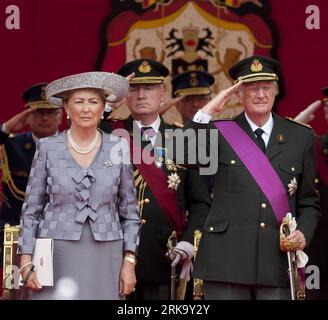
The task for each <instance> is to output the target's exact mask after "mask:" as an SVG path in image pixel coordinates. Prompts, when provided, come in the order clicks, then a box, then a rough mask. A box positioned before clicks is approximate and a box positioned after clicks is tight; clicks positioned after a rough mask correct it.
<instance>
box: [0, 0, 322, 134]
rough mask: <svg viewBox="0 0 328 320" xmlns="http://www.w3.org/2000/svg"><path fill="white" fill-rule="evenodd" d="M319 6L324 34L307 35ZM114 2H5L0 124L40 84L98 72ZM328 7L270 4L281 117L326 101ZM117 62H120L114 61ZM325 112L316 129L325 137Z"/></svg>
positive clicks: (0, 18)
mask: <svg viewBox="0 0 328 320" xmlns="http://www.w3.org/2000/svg"><path fill="white" fill-rule="evenodd" d="M8 5H17V6H18V7H19V8H20V14H21V17H20V20H21V25H20V27H21V28H20V30H7V29H6V27H5V19H6V13H5V9H6V7H7V6H8ZM308 5H317V6H318V7H319V8H320V12H321V29H320V30H307V29H306V27H305V19H306V17H307V15H306V13H305V9H306V7H307V6H308ZM110 8H111V1H110V0H70V1H65V0H53V1H51V0H49V1H42V0H2V1H1V2H0V39H1V50H0V63H1V68H0V71H1V78H0V79H1V80H0V81H1V89H0V90H1V93H2V94H1V113H0V122H3V121H5V120H6V119H7V118H9V117H10V116H12V115H14V114H15V113H17V112H18V111H19V110H22V107H23V103H22V100H21V97H20V94H21V92H22V91H23V90H24V88H26V87H28V86H30V85H31V84H34V83H36V82H39V81H40V82H41V81H51V80H52V79H55V78H58V77H61V76H64V75H69V74H72V73H77V72H83V71H90V70H94V68H95V65H96V60H97V58H98V53H99V51H100V48H101V46H102V42H101V39H100V29H101V25H102V23H103V21H104V19H105V18H106V16H108V15H109V13H110ZM327 16H328V2H327V1H326V0H297V1H295V0H294V1H285V0H274V1H272V0H271V17H272V20H273V22H274V23H275V25H276V27H277V29H278V32H279V36H280V45H279V49H278V56H279V59H280V61H281V64H282V69H283V71H284V80H285V81H284V82H285V97H284V98H283V100H282V101H281V102H280V104H279V108H278V111H279V113H280V114H281V115H289V116H295V115H296V114H297V113H298V112H299V111H300V110H302V108H304V107H305V106H306V105H308V104H309V103H311V102H312V101H314V100H316V99H318V98H320V97H321V92H320V89H321V87H323V86H327V85H328V76H327V73H328V63H327V57H328V41H327V40H326V38H327V34H328V19H327ZM113 59H115V57H113ZM322 116H323V112H322V110H319V112H318V113H317V118H316V119H315V120H314V121H313V122H312V126H313V127H314V128H315V129H316V131H317V133H318V134H322V133H323V132H325V131H326V129H327V128H326V123H325V122H324V120H323V118H322Z"/></svg>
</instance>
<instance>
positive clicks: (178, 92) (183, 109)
mask: <svg viewBox="0 0 328 320" xmlns="http://www.w3.org/2000/svg"><path fill="white" fill-rule="evenodd" d="M171 83H172V92H173V95H174V97H183V98H182V99H181V100H178V101H177V102H176V108H177V110H178V111H179V112H180V114H181V117H182V123H183V124H185V123H187V122H188V121H190V120H191V119H192V118H193V117H194V115H195V114H196V112H197V111H198V110H200V109H201V108H202V107H204V106H205V105H206V104H207V103H208V102H209V101H210V100H211V92H212V91H211V86H212V85H213V83H214V77H213V76H212V75H211V74H209V73H208V72H205V71H187V72H184V73H181V74H179V75H177V76H175V77H174V78H173V79H172V81H171ZM176 124H177V125H179V123H176ZM202 180H203V182H204V183H205V186H206V188H207V190H208V192H209V194H210V195H212V190H213V176H210V175H209V176H202Z"/></svg>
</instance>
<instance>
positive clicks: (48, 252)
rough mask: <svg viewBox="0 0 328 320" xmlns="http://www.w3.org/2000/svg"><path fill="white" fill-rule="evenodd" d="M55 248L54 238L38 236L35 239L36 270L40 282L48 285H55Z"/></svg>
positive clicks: (34, 256)
mask: <svg viewBox="0 0 328 320" xmlns="http://www.w3.org/2000/svg"><path fill="white" fill-rule="evenodd" d="M53 248H54V240H53V239H48V238H37V239H36V241H35V247H34V253H33V259H32V262H33V265H34V271H35V273H36V275H37V277H38V280H39V282H40V284H41V285H42V286H46V287H47V286H49V287H51V286H53V285H54V272H53ZM20 278H21V277H20ZM20 283H21V281H20Z"/></svg>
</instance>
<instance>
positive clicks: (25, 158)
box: [0, 83, 62, 279]
mask: <svg viewBox="0 0 328 320" xmlns="http://www.w3.org/2000/svg"><path fill="white" fill-rule="evenodd" d="M46 85H47V83H39V84H36V85H34V86H32V87H30V88H28V89H26V90H25V91H24V92H23V94H22V98H23V100H24V101H25V110H24V111H23V112H21V113H19V114H17V115H15V116H14V117H12V118H11V119H9V120H8V121H6V122H5V123H3V124H2V125H1V130H0V143H1V171H2V182H3V184H2V208H1V211H0V230H1V231H2V232H0V235H1V236H0V243H1V257H0V258H1V262H0V264H1V266H2V262H3V261H2V247H3V245H2V244H3V227H4V225H5V224H6V223H9V224H10V225H17V224H19V219H20V214H21V209H22V205H23V201H24V197H25V189H26V185H27V180H28V177H29V173H30V168H31V164H32V160H33V156H34V152H35V143H36V142H37V141H38V140H39V139H40V138H44V137H47V136H50V135H53V134H55V133H56V132H57V131H58V128H59V125H60V123H61V121H62V111H61V108H60V107H58V106H53V105H50V104H49V103H48V102H47V101H46V96H45V87H46ZM26 125H28V126H29V128H30V130H31V131H30V132H25V133H19V134H15V132H18V131H20V130H22V129H23V128H24V127H25V126H26ZM1 279H2V276H1Z"/></svg>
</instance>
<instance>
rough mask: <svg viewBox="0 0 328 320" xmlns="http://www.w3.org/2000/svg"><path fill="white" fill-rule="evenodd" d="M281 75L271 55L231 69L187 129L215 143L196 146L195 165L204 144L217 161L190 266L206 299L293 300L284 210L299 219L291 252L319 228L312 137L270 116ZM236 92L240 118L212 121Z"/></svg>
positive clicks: (291, 237) (305, 129)
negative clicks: (226, 84) (283, 240)
mask: <svg viewBox="0 0 328 320" xmlns="http://www.w3.org/2000/svg"><path fill="white" fill-rule="evenodd" d="M278 70H279V62H278V61H276V60H274V59H272V58H269V57H262V56H252V57H249V58H247V59H244V60H242V61H240V62H238V63H237V64H235V65H234V66H233V67H232V68H231V69H230V75H231V77H232V79H233V80H235V81H236V84H235V85H233V86H232V87H230V88H228V89H226V90H223V91H221V92H220V93H219V94H218V95H217V96H216V97H215V98H214V99H212V100H211V101H210V102H209V103H208V104H207V105H206V106H204V107H203V108H202V109H201V110H200V111H199V112H198V113H197V114H196V115H195V117H194V118H193V121H191V122H189V123H188V124H187V126H186V129H187V128H192V129H193V130H195V129H196V130H197V129H205V130H215V131H214V132H216V133H217V135H216V138H217V140H216V141H213V140H212V141H209V140H210V139H209V138H207V141H205V143H199V142H200V141H198V146H199V152H198V160H199V162H200V163H204V161H203V160H204V159H202V157H204V156H205V154H206V151H207V150H206V145H209V144H210V143H211V145H212V146H213V147H214V148H215V150H216V151H217V153H216V154H215V157H213V156H212V155H213V152H212V153H211V154H210V157H211V156H212V157H211V158H210V161H211V163H213V162H214V161H217V162H216V164H217V173H216V174H215V177H214V181H215V187H214V188H215V189H214V198H213V202H212V207H211V210H210V212H209V215H208V217H207V220H206V222H205V224H204V228H203V233H202V238H201V240H200V245H199V249H198V253H197V258H196V261H195V268H194V276H196V277H198V278H201V279H204V294H205V299H290V298H291V295H290V288H289V279H288V274H287V269H288V264H287V256H286V252H282V251H281V250H280V247H279V235H280V234H279V228H280V224H281V222H282V220H283V218H284V217H285V216H286V214H287V212H291V213H292V214H293V216H294V217H296V222H297V229H296V230H295V231H292V232H291V234H290V235H289V236H288V237H287V240H288V241H289V242H290V244H292V245H290V246H289V247H288V250H289V251H292V250H293V251H296V250H303V249H304V248H305V247H306V246H308V245H309V243H310V241H311V238H312V236H313V233H314V230H315V228H316V225H317V221H318V218H319V215H320V213H319V197H318V195H317V193H316V188H315V176H316V171H315V147H314V140H315V136H314V133H313V131H312V129H310V128H308V127H306V126H303V125H302V124H299V123H296V122H294V121H293V120H289V119H283V118H281V117H279V116H278V115H276V114H275V113H273V112H272V106H273V103H274V100H275V95H276V94H277V91H278V90H277V80H278V76H277V74H278ZM234 93H236V94H237V96H238V97H239V99H240V100H241V102H242V105H243V106H244V108H245V112H243V113H241V114H240V115H238V116H237V117H235V118H234V119H221V120H218V121H216V120H215V119H213V120H215V121H212V122H210V121H211V117H212V115H213V114H215V113H216V112H218V111H220V110H222V108H223V107H224V105H225V104H226V103H227V101H228V100H229V99H230V97H231V96H232V95H233V94H234ZM197 138H198V139H200V136H198V137H197ZM214 140H215V139H214ZM188 142H189V143H190V141H188ZM203 146H204V148H202V147H203ZM192 151H193V150H191V148H189V150H188V152H187V153H186V155H185V156H187V155H190V153H191V152H192ZM184 162H187V159H184ZM177 163H178V162H177Z"/></svg>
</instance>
